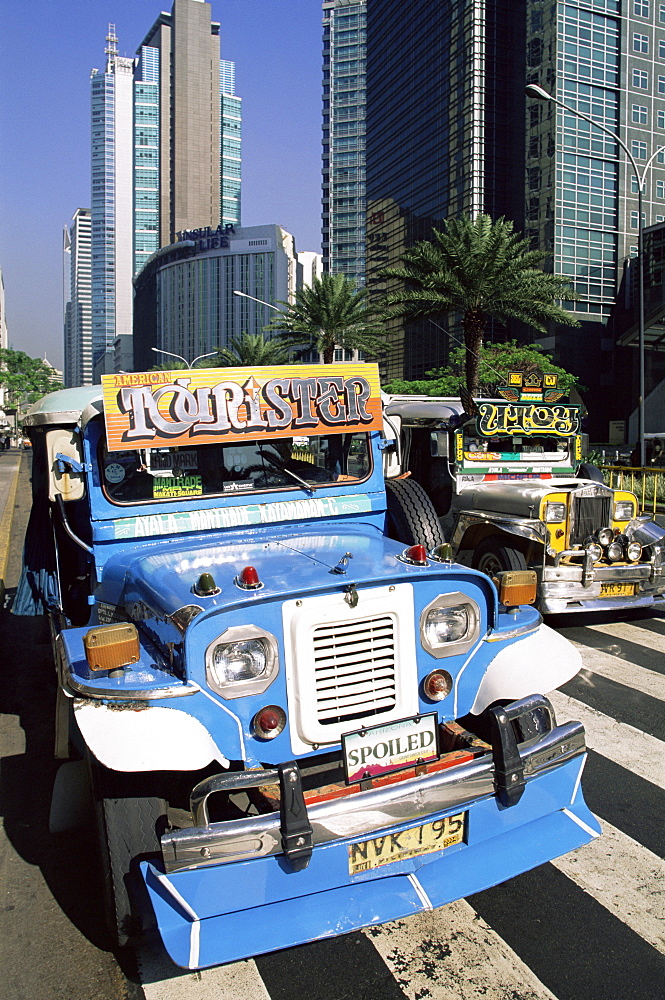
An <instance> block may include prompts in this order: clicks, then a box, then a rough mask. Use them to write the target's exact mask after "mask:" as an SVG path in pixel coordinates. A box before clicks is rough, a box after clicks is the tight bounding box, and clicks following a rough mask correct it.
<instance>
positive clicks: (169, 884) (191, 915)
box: [153, 870, 199, 920]
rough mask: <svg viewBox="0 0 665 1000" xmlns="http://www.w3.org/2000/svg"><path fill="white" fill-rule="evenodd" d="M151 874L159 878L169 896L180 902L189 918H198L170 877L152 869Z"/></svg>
mask: <svg viewBox="0 0 665 1000" xmlns="http://www.w3.org/2000/svg"><path fill="white" fill-rule="evenodd" d="M153 874H154V875H155V877H156V878H157V879H159V882H160V884H161V885H163V886H164V888H165V889H166V891H167V892H168V894H169V895H170V896H173V898H174V899H175V900H177V902H178V903H180V905H181V906H182V908H183V910H184V911H185V913H186V914H187V916H188V917H189V918H190V919H191V920H199V916H198V914H197V913H195V911H194V910H193V909H192V907H191V906H190V905H189V903H188V902H187V900H186V899H185V897H184V896H181V894H180V893H179V892H178V890H177V889H176V887H175V886H174V884H173V882H171V881H170V879H168V878H167V876H166V875H161V874H160V873H159V872H157V871H154V870H153Z"/></svg>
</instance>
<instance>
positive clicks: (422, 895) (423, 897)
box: [407, 875, 432, 910]
mask: <svg viewBox="0 0 665 1000" xmlns="http://www.w3.org/2000/svg"><path fill="white" fill-rule="evenodd" d="M407 877H408V879H409V882H410V883H411V885H412V886H413V888H414V889H415V890H416V894H417V896H418V899H419V900H420V902H421V903H422V904H423V906H424V907H425V909H427V910H431V909H432V901H431V899H430V898H429V896H428V895H427V893H426V892H425V890H424V889H423V887H422V885H421V884H420V882H419V881H418V879H417V878H416V876H415V875H408V876H407Z"/></svg>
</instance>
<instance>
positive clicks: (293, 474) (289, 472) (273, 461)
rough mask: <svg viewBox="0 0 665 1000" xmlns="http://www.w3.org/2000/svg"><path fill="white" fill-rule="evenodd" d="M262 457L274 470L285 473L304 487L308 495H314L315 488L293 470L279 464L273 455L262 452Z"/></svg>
mask: <svg viewBox="0 0 665 1000" xmlns="http://www.w3.org/2000/svg"><path fill="white" fill-rule="evenodd" d="M260 455H261V458H262V459H263V460H264V462H269V463H270V465H272V466H273V468H275V469H279V471H280V472H284V473H285V474H286V475H287V476H290V477H291V479H293V480H294V482H296V483H299V484H300V486H302V487H303V489H306V490H307V492H308V493H314V487H313V486H311V485H310V484H309V483H308V482H306V480H304V479H302V478H301V477H300V476H299V475H298V473H297V472H293V470H292V469H289V468H287V467H286V466H285V465H282V463H281V462H278V461H277V459H276V458H273V457H272V456H271V455H264V453H263V452H262V451H261V452H260Z"/></svg>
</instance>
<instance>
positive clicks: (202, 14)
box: [91, 0, 242, 378]
mask: <svg viewBox="0 0 665 1000" xmlns="http://www.w3.org/2000/svg"><path fill="white" fill-rule="evenodd" d="M106 42H107V44H106V63H105V69H104V72H98V71H97V70H93V71H92V83H91V86H92V202H91V204H92V247H93V249H92V355H93V368H96V371H94V372H93V378H96V377H98V375H99V374H100V373H101V372H102V371H103V370H104V368H105V367H106V368H108V369H110V370H113V366H114V365H117V363H118V358H119V357H120V353H121V352H119V351H118V349H117V348H118V345H117V344H116V341H117V340H118V338H122V341H123V350H122V353H123V354H124V355H125V356H126V353H127V338H128V337H129V336H130V335H131V332H132V299H133V289H132V279H133V276H134V275H135V274H137V273H138V272H139V271H140V270H141V268H142V267H143V266H144V264H145V263H146V261H147V260H148V259H149V258H150V256H151V255H152V254H153V253H154V252H155V251H156V250H158V249H159V248H160V247H163V246H166V245H169V244H171V243H173V242H174V240H175V239H176V234H177V233H178V232H181V231H183V230H188V229H196V228H202V227H206V226H213V227H216V226H217V225H219V224H220V223H222V222H224V223H231V224H235V225H238V224H239V223H240V183H241V181H240V172H241V140H240V136H241V125H242V115H241V106H242V105H241V100H240V98H239V97H237V96H236V95H235V86H234V79H233V76H234V64H233V63H232V62H229V61H228V60H223V61H222V60H220V40H219V24H218V23H217V22H214V21H212V20H211V6H210V4H209V3H205V2H203V0H174V3H173V6H172V9H171V12H170V13H166V12H162V13H160V14H159V16H158V17H157V19H156V20H155V22H154V23H153V25H152V27H151V28H150V30H149V31H148V33H147V34H146V36H145V38H144V39H143V42H142V44H141V45H140V46H139V48H138V50H137V57H136V58H135V59H134V58H131V59H130V58H126V57H122V56H120V55H119V54H118V38H117V35H116V32H115V26H114V25H109V32H108V36H107V40H106ZM222 133H223V134H224V139H223V141H222Z"/></svg>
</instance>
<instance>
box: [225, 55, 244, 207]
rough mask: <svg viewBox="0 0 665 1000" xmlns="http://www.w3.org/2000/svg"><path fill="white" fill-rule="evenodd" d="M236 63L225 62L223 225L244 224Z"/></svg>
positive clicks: (239, 105) (240, 121)
mask: <svg viewBox="0 0 665 1000" xmlns="http://www.w3.org/2000/svg"><path fill="white" fill-rule="evenodd" d="M235 76H236V64H235V63H234V62H231V61H230V60H229V59H222V60H221V72H220V120H221V129H222V136H221V150H222V154H221V160H220V164H221V166H220V176H221V183H222V190H221V205H222V222H223V223H224V224H227V223H230V224H231V225H233V226H239V225H240V202H241V197H240V189H241V183H242V182H241V177H240V174H241V165H242V98H240V97H237V96H236V81H235Z"/></svg>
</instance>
